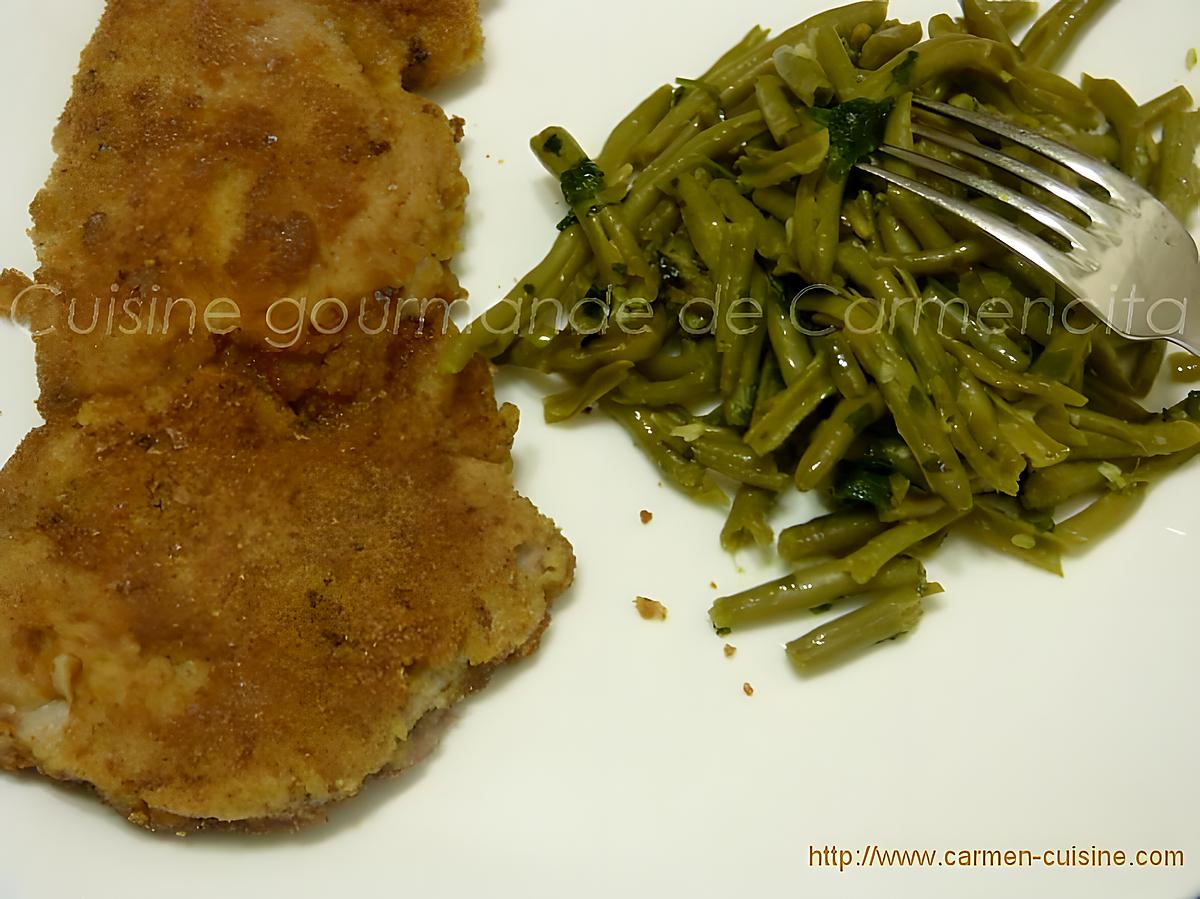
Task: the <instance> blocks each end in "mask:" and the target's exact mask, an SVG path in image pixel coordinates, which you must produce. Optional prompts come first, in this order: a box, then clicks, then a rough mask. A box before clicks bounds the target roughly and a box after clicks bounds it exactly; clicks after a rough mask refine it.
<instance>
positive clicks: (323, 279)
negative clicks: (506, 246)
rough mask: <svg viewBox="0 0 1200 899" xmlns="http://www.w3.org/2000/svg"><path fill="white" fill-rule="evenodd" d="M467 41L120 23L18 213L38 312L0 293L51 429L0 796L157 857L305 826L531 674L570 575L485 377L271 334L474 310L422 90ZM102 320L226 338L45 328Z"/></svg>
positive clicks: (30, 446)
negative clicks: (55, 787) (294, 324)
mask: <svg viewBox="0 0 1200 899" xmlns="http://www.w3.org/2000/svg"><path fill="white" fill-rule="evenodd" d="M481 41H482V38H481V35H480V30H479V22H478V16H477V10H476V8H475V2H474V0H290V2H288V3H278V2H274V0H272V2H267V0H110V2H109V5H108V8H107V10H106V12H105V14H104V18H103V20H102V22H101V24H100V27H99V29H98V30H97V32H96V35H95V37H94V38H93V40H92V43H91V44H90V45H89V47H88V48H87V49H86V50H85V51H84V54H83V57H82V63H81V66H80V71H79V74H78V76H77V78H76V81H75V88H74V94H73V96H72V98H71V100H70V103H69V104H68V107H67V110H66V112H65V113H64V116H63V119H62V123H61V124H60V126H59V128H58V131H57V133H56V136H55V147H56V149H57V152H58V161H57V162H56V164H55V167H54V171H53V173H52V175H51V177H50V179H49V182H48V184H47V186H46V188H45V189H44V190H43V191H42V192H41V193H40V194H39V196H38V198H37V200H36V201H35V203H34V206H33V213H34V220H35V221H34V229H33V231H32V234H33V237H34V241H35V244H36V246H37V250H38V254H39V260H40V263H41V268H40V270H39V272H38V273H37V276H36V277H37V282H38V284H40V285H44V286H45V287H46V288H50V289H52V290H53V293H52V292H51V291H50V290H41V289H39V290H35V291H29V290H24V288H26V287H27V286H28V283H29V282H28V281H26V280H25V279H24V278H23V277H21V276H19V275H17V274H16V273H12V272H8V273H5V274H4V276H3V277H0V304H7V305H12V304H13V302H14V300H16V299H17V298H18V297H20V303H19V304H18V308H17V309H15V310H14V312H15V313H16V315H17V316H18V317H20V318H22V319H23V320H27V321H29V322H30V323H31V324H32V325H33V327H34V329H35V331H36V332H38V334H39V336H38V337H37V338H36V342H37V359H38V373H39V379H40V383H41V385H42V395H41V398H40V400H39V407H40V409H41V411H42V414H43V416H44V418H45V419H46V424H45V425H44V426H42V427H41V428H38V429H37V430H35V431H34V432H33V433H31V434H30V435H29V436H28V437H27V438H26V440H25V442H24V443H23V444H22V446H21V447H20V449H19V450H18V451H17V453H16V455H15V456H14V457H13V459H12V460H10V462H9V463H8V465H7V467H6V468H5V469H4V471H3V473H2V474H0V767H4V768H8V769H23V768H36V769H38V770H39V771H41V772H42V773H43V774H45V775H47V776H49V777H52V778H57V779H60V780H66V781H72V782H79V783H83V784H88V785H91V786H92V787H93V788H94V789H95V790H96V791H97V792H98V793H99V795H100V796H101V797H102V798H103V799H104V800H105V801H107V802H108V803H110V804H111V805H112V806H113V807H114V808H116V809H117V810H118V811H120V812H121V813H122V814H125V815H127V816H128V817H129V819H130V820H131V821H133V822H134V823H136V824H140V825H143V826H146V827H150V828H153V829H160V828H161V829H166V830H171V831H181V830H192V829H200V828H207V827H232V828H243V829H252V830H257V829H265V828H268V827H272V826H288V825H300V824H305V823H309V822H311V821H314V820H319V819H320V818H321V817H323V809H324V808H325V807H326V806H327V805H328V804H329V803H331V802H334V801H336V800H340V799H344V798H347V797H350V796H353V795H355V794H356V793H358V792H359V790H360V789H361V788H362V786H363V783H364V781H365V780H366V779H368V778H370V777H372V776H374V775H377V774H381V773H386V772H390V771H395V770H399V769H402V768H404V767H406V766H407V765H409V764H411V763H413V762H415V761H417V760H418V759H419V758H420V756H421V755H422V754H423V753H424V752H426V751H427V749H428V746H429V744H430V743H431V741H432V739H433V738H435V737H436V735H437V732H438V725H439V723H441V722H442V721H443V720H444V712H445V710H446V709H447V708H448V707H449V706H451V705H452V704H453V703H454V702H456V701H457V700H459V699H460V698H462V697H463V696H464V695H466V694H467V693H469V692H470V691H472V690H474V689H476V688H478V687H480V686H482V685H483V684H484V683H485V682H486V681H487V679H488V676H489V674H490V673H491V672H492V671H494V670H495V668H496V667H497V666H499V665H501V664H503V663H505V662H506V661H509V660H511V659H515V658H519V657H521V656H524V655H526V654H528V653H529V652H531V651H533V650H534V649H535V648H536V646H537V643H538V640H539V637H540V636H541V634H542V632H543V630H544V628H545V627H546V625H547V623H548V621H549V610H550V606H551V604H552V602H553V600H554V598H555V597H556V596H557V595H558V594H559V593H561V592H562V590H564V589H565V588H566V586H567V585H568V584H569V583H570V580H571V575H572V570H573V565H574V559H573V556H572V554H571V549H570V546H569V544H568V543H567V542H566V540H564V539H563V538H562V536H561V535H560V534H559V533H558V531H557V530H556V529H555V527H554V525H553V523H552V522H550V521H549V520H548V519H546V518H544V517H543V516H541V515H539V514H538V512H537V510H536V509H535V508H534V507H533V506H532V505H531V504H530V503H529V502H528V501H527V500H525V499H523V498H521V497H520V496H518V495H517V494H516V493H515V492H514V491H513V487H512V479H511V456H510V450H511V443H512V438H513V434H514V431H515V428H516V412H515V410H514V409H512V408H511V407H504V408H502V409H497V407H496V401H495V398H494V395H493V392H492V384H491V375H490V372H489V370H488V368H487V366H486V365H485V364H484V363H483V362H482V361H479V360H477V361H476V362H475V363H473V364H472V365H471V366H469V367H468V368H467V370H466V371H465V372H464V373H463V374H461V375H457V376H447V375H443V374H440V373H439V372H438V371H437V360H438V357H439V354H440V352H441V349H442V347H443V345H444V342H445V335H444V329H443V328H441V327H439V325H440V323H441V319H440V317H439V316H437V315H434V316H432V317H431V318H430V319H429V320H427V321H424V322H423V323H421V322H418V321H415V320H409V319H404V320H403V321H401V322H400V324H399V325H398V326H396V327H395V328H394V329H393V328H388V329H385V330H384V331H383V332H382V333H381V334H369V333H366V332H364V331H363V330H361V329H359V330H356V329H355V328H353V327H351V328H348V329H344V330H342V331H340V332H339V333H336V334H331V335H322V334H317V333H313V332H312V330H311V329H309V330H308V331H307V332H305V333H304V334H303V335H302V339H300V340H298V341H297V342H296V344H295V345H294V346H290V347H288V348H286V349H282V350H281V349H277V348H275V347H272V346H270V345H268V344H267V343H266V342H265V338H266V336H267V335H268V333H269V330H268V329H266V328H265V326H264V322H263V319H262V313H264V312H265V310H266V309H267V308H269V304H270V303H271V302H272V300H273V299H276V298H279V297H298V296H307V297H344V298H358V297H360V296H369V297H373V298H375V300H376V301H377V303H379V302H386V301H388V300H390V299H391V298H394V297H400V296H405V297H410V296H411V297H427V298H440V299H442V300H447V301H448V300H453V299H456V298H458V297H460V296H461V290H460V288H459V286H458V284H457V281H456V280H455V278H454V276H453V274H452V273H451V270H450V267H449V263H450V259H451V256H452V254H453V252H454V250H455V249H456V247H457V241H458V234H459V231H460V229H461V226H462V220H463V206H464V202H465V197H466V192H467V185H466V181H465V179H464V178H463V177H462V175H461V174H460V171H459V162H458V156H457V150H456V147H455V143H456V140H457V139H458V137H459V136H460V135H461V123H460V122H457V121H450V120H448V119H447V118H446V116H445V115H444V114H443V113H442V112H441V110H440V109H438V108H437V107H436V106H435V105H434V104H432V103H429V102H427V101H425V100H422V99H421V98H420V97H418V96H417V95H416V94H413V93H409V91H410V90H416V89H421V88H425V87H428V86H431V85H433V84H435V83H436V82H438V81H439V80H441V79H442V78H445V77H448V76H450V75H453V74H455V73H457V72H458V71H460V70H462V69H463V68H465V67H466V66H467V65H469V64H470V63H471V62H472V61H474V59H475V58H476V57H477V55H478V53H479V51H480V48H481ZM110 294H111V295H119V296H120V297H121V298H122V299H124V298H131V301H132V302H134V303H135V304H136V305H134V306H131V307H127V308H129V309H133V310H137V311H140V312H142V313H146V312H147V311H148V310H147V305H148V304H149V302H150V301H152V300H154V299H155V298H165V297H172V296H173V297H188V298H190V299H192V300H194V301H196V302H197V305H199V306H200V308H201V309H203V308H204V303H205V302H207V301H211V300H213V299H216V298H220V297H228V298H233V299H236V301H237V303H238V305H239V306H240V308H241V312H242V316H243V318H242V321H241V327H240V329H238V330H236V331H233V332H232V333H229V334H212V333H209V331H208V330H206V329H205V328H198V329H196V330H195V332H194V333H191V334H189V333H187V330H186V329H184V328H171V329H170V330H169V333H168V334H166V335H163V334H162V333H161V330H158V329H155V330H154V333H152V334H150V333H146V329H145V328H139V329H138V330H137V331H136V332H135V333H129V334H122V333H121V332H120V329H119V328H118V329H116V330H114V331H113V333H112V334H111V335H107V334H105V333H104V326H103V322H101V326H100V327H98V328H96V329H95V330H93V332H92V333H90V334H81V333H76V332H78V331H81V330H84V329H83V328H81V327H79V326H78V323H76V326H75V327H74V329H73V328H72V327H69V326H68V325H69V324H71V322H70V321H69V320H68V317H67V309H68V308H69V306H68V300H69V298H72V297H75V298H79V297H85V298H87V303H85V304H83V305H84V306H85V307H90V305H91V300H92V298H94V297H99V298H102V299H104V300H107V299H108V297H109V296H110ZM118 308H124V307H118ZM82 317H83V318H85V319H86V318H90V315H83V316H82ZM101 317H103V312H102V313H101ZM133 322H134V318H132V317H131V318H130V319H128V323H129V324H130V325H132V323H133ZM127 330H134V329H133V328H132V327H128V328H127ZM393 332H394V333H393Z"/></svg>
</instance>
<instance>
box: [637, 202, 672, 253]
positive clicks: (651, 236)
mask: <svg viewBox="0 0 1200 899" xmlns="http://www.w3.org/2000/svg"><path fill="white" fill-rule="evenodd" d="M682 221H683V215H682V214H681V213H680V211H679V204H678V203H676V202H675V200H674V199H673V198H670V197H664V198H663V199H661V200H659V202H658V205H657V206H655V207H654V209H653V210H651V212H650V214H649V215H648V216H646V218H644V219H643V220H642V223H641V224H640V225H638V232H637V233H638V239H639V240H640V241H641V242H642V243H643V244H645V245H646V246H648V247H660V246H662V244H664V243H666V241H667V238H669V237H670V236H671V235H672V234H674V233H675V231H676V230H677V229H678V228H679V225H680V224H681V223H682Z"/></svg>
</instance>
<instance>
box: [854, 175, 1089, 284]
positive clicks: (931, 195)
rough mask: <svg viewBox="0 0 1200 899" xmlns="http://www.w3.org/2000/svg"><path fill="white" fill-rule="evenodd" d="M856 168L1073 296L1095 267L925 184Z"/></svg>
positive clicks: (1010, 223)
mask: <svg viewBox="0 0 1200 899" xmlns="http://www.w3.org/2000/svg"><path fill="white" fill-rule="evenodd" d="M858 168H859V169H860V170H862V171H864V172H866V173H868V174H870V175H874V176H875V177H876V178H881V179H883V180H884V181H886V182H888V183H889V184H894V185H896V186H897V187H901V188H903V189H904V190H908V191H911V192H912V193H914V194H916V195H917V196H919V197H921V198H922V199H924V200H928V201H929V202H930V203H933V204H934V205H935V206H940V207H941V208H942V209H945V210H946V211H947V212H950V213H953V214H954V215H957V216H959V217H960V218H963V219H965V220H967V221H969V222H970V223H971V224H973V225H975V226H976V227H977V228H980V229H981V230H982V231H984V232H985V233H987V234H990V235H991V236H992V237H994V238H995V239H996V240H998V241H1000V243H1002V244H1004V245H1005V246H1007V247H1009V248H1010V249H1011V250H1013V251H1014V252H1016V253H1019V254H1020V255H1021V256H1024V257H1025V258H1026V259H1028V260H1029V261H1030V262H1032V263H1033V264H1034V265H1036V266H1039V267H1040V268H1042V269H1044V270H1045V271H1046V272H1047V273H1048V274H1049V275H1050V276H1051V277H1053V278H1054V280H1056V281H1058V283H1059V284H1061V285H1062V286H1063V287H1065V288H1067V289H1068V290H1070V291H1072V292H1074V293H1078V292H1079V284H1080V278H1081V277H1082V276H1084V275H1087V274H1090V273H1091V272H1093V271H1094V270H1095V269H1094V267H1089V266H1088V265H1087V264H1085V263H1084V262H1083V261H1081V260H1079V259H1076V258H1073V257H1071V256H1068V255H1067V254H1066V253H1063V252H1061V251H1060V250H1057V249H1055V248H1054V247H1052V246H1050V244H1048V243H1046V241H1044V240H1042V239H1041V238H1040V237H1035V236H1034V235H1032V234H1030V233H1029V232H1028V231H1024V230H1022V229H1021V228H1018V227H1017V226H1016V225H1014V224H1013V223H1012V222H1010V221H1008V219H1005V218H1002V217H1000V216H998V215H996V214H995V213H993V212H988V211H986V210H984V209H980V208H979V207H978V206H974V205H972V204H971V203H968V202H967V201H966V200H960V199H958V198H957V197H952V196H950V195H949V194H945V193H942V191H940V190H937V189H936V188H933V187H930V186H929V185H928V184H923V183H921V182H920V181H916V180H914V179H912V178H907V177H905V176H904V175H897V174H896V173H895V172H889V171H888V170H887V169H884V168H880V167H879V166H876V165H871V164H869V163H861V162H860V163H859V164H858Z"/></svg>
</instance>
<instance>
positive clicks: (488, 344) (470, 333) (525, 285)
mask: <svg viewBox="0 0 1200 899" xmlns="http://www.w3.org/2000/svg"><path fill="white" fill-rule="evenodd" d="M589 255H590V252H589V251H588V249H587V245H586V241H585V240H584V239H583V232H582V231H581V230H580V228H579V226H578V225H574V226H572V227H570V228H568V229H566V230H565V231H563V232H562V233H561V234H559V236H558V240H556V241H555V242H554V247H553V249H551V251H550V253H549V254H548V255H547V256H546V258H545V259H544V260H542V262H541V263H539V264H538V265H537V266H536V267H535V268H534V269H533V270H532V271H531V272H529V274H527V275H526V276H525V277H524V278H522V279H521V281H520V282H518V284H517V285H516V286H515V287H514V288H513V289H512V290H511V291H509V293H508V295H507V296H505V298H504V299H503V300H501V301H500V302H499V303H497V304H496V305H495V306H493V307H492V308H490V309H489V310H488V311H487V312H485V313H484V314H483V315H482V316H480V317H479V318H478V319H476V320H475V321H474V322H472V323H471V325H469V326H468V327H467V328H466V330H464V331H463V332H462V333H461V334H459V335H457V336H456V337H455V338H454V339H453V340H452V341H450V343H449V345H448V347H447V349H446V351H445V353H444V354H443V356H442V359H441V362H440V366H439V368H440V370H441V371H442V372H445V373H447V374H456V373H458V372H460V371H462V370H463V369H464V368H466V367H467V364H468V363H469V362H470V361H471V359H472V358H474V357H475V355H476V354H477V353H478V354H482V355H483V356H484V357H485V358H488V359H494V358H495V357H497V356H499V355H500V354H502V353H503V352H504V351H505V350H507V349H508V348H509V347H510V346H512V344H513V342H514V341H515V340H516V339H517V336H518V335H519V333H520V331H521V321H522V314H523V311H524V308H525V304H526V303H527V302H528V300H529V299H530V298H531V297H542V296H546V295H547V294H546V292H545V288H546V285H547V284H548V283H550V282H551V281H552V280H554V279H555V278H557V276H558V275H559V274H560V273H561V272H563V271H565V270H566V271H569V270H571V269H572V268H573V269H574V271H576V272H578V270H579V268H582V267H583V264H584V262H585V261H586V259H587V257H588V256H589ZM572 277H574V275H572Z"/></svg>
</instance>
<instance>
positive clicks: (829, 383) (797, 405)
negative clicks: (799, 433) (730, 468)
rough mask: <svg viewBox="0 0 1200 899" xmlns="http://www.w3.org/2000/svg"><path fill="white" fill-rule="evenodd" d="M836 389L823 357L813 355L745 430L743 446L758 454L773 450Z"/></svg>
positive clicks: (781, 444)
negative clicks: (794, 378) (757, 418)
mask: <svg viewBox="0 0 1200 899" xmlns="http://www.w3.org/2000/svg"><path fill="white" fill-rule="evenodd" d="M836 392H837V388H835V387H834V386H833V380H832V379H831V378H830V376H829V369H828V366H827V365H826V362H825V359H824V358H823V357H821V356H818V357H816V358H814V359H813V360H812V361H811V362H810V363H809V364H808V366H807V367H806V368H805V369H804V373H803V374H802V375H801V376H800V378H799V379H798V380H796V381H794V382H793V383H792V384H790V385H788V387H787V389H786V390H784V391H783V393H781V394H779V396H777V397H776V398H775V400H774V402H772V403H771V405H770V406H769V407H768V409H767V411H766V412H765V413H764V414H763V417H762V418H761V419H759V421H758V422H757V423H756V424H754V425H753V426H751V428H750V430H748V431H747V432H746V436H745V441H746V445H747V446H749V447H751V448H752V449H753V450H754V451H755V452H756V453H758V454H759V455H764V456H765V455H766V454H767V453H770V452H774V451H775V450H777V449H779V447H781V446H783V444H784V443H785V442H786V441H787V439H788V438H789V437H790V436H792V433H793V432H794V431H795V430H796V428H798V427H800V424H801V422H803V421H804V420H805V419H806V418H808V417H809V416H810V415H812V414H813V413H814V412H816V411H817V408H818V407H819V406H820V405H821V403H823V402H824V401H825V400H827V399H829V398H830V397H831V396H833V395H834V394H835V393H836Z"/></svg>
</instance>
